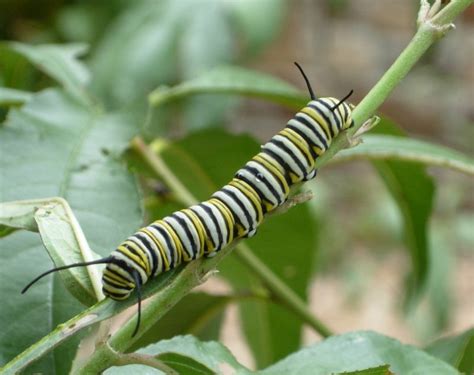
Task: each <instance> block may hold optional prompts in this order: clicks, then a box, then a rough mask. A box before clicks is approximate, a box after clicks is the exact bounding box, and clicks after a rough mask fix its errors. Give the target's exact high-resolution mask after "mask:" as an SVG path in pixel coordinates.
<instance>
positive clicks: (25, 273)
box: [0, 90, 141, 373]
mask: <svg viewBox="0 0 474 375" xmlns="http://www.w3.org/2000/svg"><path fill="white" fill-rule="evenodd" d="M132 124H133V122H131V121H130V119H129V118H127V116H124V115H121V114H102V113H100V112H98V111H97V109H95V108H91V107H89V106H87V105H84V104H83V102H82V101H79V100H77V99H75V96H71V95H69V94H66V93H64V92H62V91H60V90H47V91H45V92H42V93H39V94H37V95H34V96H33V98H32V99H31V100H30V101H29V102H28V103H27V104H25V105H24V106H23V107H22V108H20V109H12V110H11V111H10V113H9V115H8V118H7V120H6V122H5V124H4V126H3V127H2V128H1V129H0V152H1V157H0V160H2V164H1V165H0V174H1V176H2V183H1V184H0V201H13V200H22V199H35V198H46V197H51V196H60V197H63V198H66V199H67V200H68V202H69V203H70V205H71V207H72V210H73V211H74V213H75V214H76V215H77V218H78V220H79V223H80V224H81V226H82V228H83V230H84V232H85V235H86V237H87V239H88V241H89V244H90V245H91V247H92V249H94V250H95V251H96V252H98V253H100V254H102V255H106V254H109V253H110V251H111V250H112V249H113V248H114V247H115V246H116V245H117V244H118V243H119V242H120V241H121V240H123V238H125V237H126V236H127V235H129V234H130V233H132V232H133V231H134V230H135V229H136V228H137V227H138V226H139V225H140V223H141V210H140V204H139V194H138V190H137V186H136V183H135V179H134V178H133V177H132V176H131V175H130V174H129V172H128V171H127V170H126V168H125V166H124V165H122V163H121V161H120V158H119V156H120V154H121V153H122V152H123V150H124V149H125V148H126V147H127V144H128V140H129V138H130V137H131V136H132V134H133V128H131V125H132ZM25 236H27V234H24V233H17V234H13V235H11V236H10V237H7V238H5V239H3V240H1V242H0V247H1V251H0V256H1V257H2V258H3V259H9V263H8V264H6V263H5V262H3V261H2V262H0V263H1V264H2V267H5V268H4V269H3V270H2V272H1V278H2V281H1V284H2V286H3V285H5V284H9V283H11V280H15V279H16V280H17V282H16V284H15V285H16V288H19V289H21V286H23V285H25V284H26V282H27V281H29V280H30V279H31V278H32V277H33V276H35V275H37V274H38V273H40V272H42V271H44V270H46V269H48V268H50V267H51V263H50V262H49V261H48V260H47V256H46V253H45V252H44V251H43V250H42V249H41V246H40V239H39V237H38V236H37V235H33V237H31V236H32V235H30V234H28V236H30V237H28V238H29V239H30V240H29V242H27V241H25V239H24V238H25ZM34 239H35V241H34ZM32 243H34V245H32ZM22 254H23V255H22ZM25 263H28V265H29V266H28V267H24V264H25ZM58 288H59V286H58V281H57V280H56V279H55V278H52V277H48V278H46V279H44V280H43V281H41V282H40V283H39V284H38V285H37V286H35V287H33V288H32V289H31V291H30V292H29V293H28V294H27V295H25V296H21V297H20V295H19V294H16V293H13V291H12V290H9V289H6V290H4V291H3V292H4V293H2V299H3V300H8V301H10V302H9V304H7V305H4V306H2V309H0V320H1V321H2V322H6V323H8V324H9V323H11V322H13V321H15V322H16V323H17V324H19V325H23V326H25V327H30V325H31V321H35V322H37V325H38V326H39V327H41V330H38V329H30V330H25V331H20V330H18V331H16V330H14V331H12V332H9V335H7V336H2V340H1V341H0V351H1V352H2V354H4V355H3V358H2V360H3V361H8V360H9V359H11V356H12V355H13V354H17V353H19V352H20V351H21V350H23V349H24V348H25V346H26V345H27V344H31V343H33V342H34V341H36V340H37V339H39V338H40V337H41V336H42V335H43V334H44V333H45V332H47V331H48V330H50V329H51V328H52V327H54V325H55V324H57V322H58V320H56V318H58V317H59V314H58V311H62V309H63V308H64V304H73V301H72V300H73V298H72V297H71V296H70V295H69V296H65V295H64V294H61V295H58V294H57V293H56V292H55V291H56V290H57V289H58ZM35 297H36V298H35ZM39 306H43V307H42V308H39ZM15 311H16V312H17V311H28V314H27V315H24V314H18V313H16V314H15ZM66 311H69V310H67V309H66ZM13 316H15V319H14V320H12V317H13ZM52 316H54V319H51V317H52ZM39 322H44V324H43V325H41V324H40V323H39ZM39 331H41V333H40V332H39ZM20 337H21V339H20ZM58 358H60V357H58ZM54 371H55V370H54V368H50V369H49V370H48V371H45V372H46V373H52V372H54Z"/></svg>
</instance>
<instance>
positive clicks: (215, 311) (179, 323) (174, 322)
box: [130, 293, 232, 351]
mask: <svg viewBox="0 0 474 375" xmlns="http://www.w3.org/2000/svg"><path fill="white" fill-rule="evenodd" d="M230 302H232V297H227V296H214V295H209V294H206V293H191V294H189V295H187V296H186V297H184V298H183V299H182V300H181V301H179V302H178V303H177V304H176V305H175V306H174V307H173V308H172V309H171V310H170V311H169V312H168V313H166V315H164V316H163V318H161V319H160V320H159V321H158V322H157V323H156V324H155V325H154V326H152V327H151V328H150V329H149V330H148V331H147V332H146V333H145V334H144V335H143V336H142V337H140V339H139V340H138V341H137V342H136V343H134V345H133V346H132V347H131V348H130V351H134V350H136V349H138V348H141V347H143V346H146V345H149V344H152V343H155V342H157V341H159V340H163V339H170V338H172V337H174V336H177V335H182V334H192V335H194V336H196V337H197V338H199V339H201V340H217V339H218V338H219V331H220V327H221V323H222V320H223V317H224V310H225V308H226V307H227V304H228V303H230Z"/></svg>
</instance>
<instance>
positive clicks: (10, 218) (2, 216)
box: [0, 200, 44, 232]
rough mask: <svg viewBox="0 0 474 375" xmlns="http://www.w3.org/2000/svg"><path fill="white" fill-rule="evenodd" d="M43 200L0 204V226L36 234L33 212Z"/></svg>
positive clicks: (36, 228) (36, 227) (36, 226)
mask: <svg viewBox="0 0 474 375" xmlns="http://www.w3.org/2000/svg"><path fill="white" fill-rule="evenodd" d="M42 202H44V201H43V200H29V201H28V200H25V201H16V202H6V203H0V225H2V226H6V227H10V228H13V229H26V230H29V231H31V232H38V225H37V224H36V221H35V212H36V210H37V209H38V208H39V207H40V206H41V204H42Z"/></svg>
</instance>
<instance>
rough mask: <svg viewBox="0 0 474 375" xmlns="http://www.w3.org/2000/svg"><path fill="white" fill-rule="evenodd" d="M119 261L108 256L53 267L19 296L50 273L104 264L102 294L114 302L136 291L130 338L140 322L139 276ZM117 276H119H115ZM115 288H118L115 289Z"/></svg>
mask: <svg viewBox="0 0 474 375" xmlns="http://www.w3.org/2000/svg"><path fill="white" fill-rule="evenodd" d="M121 262H123V261H122V260H120V259H117V258H116V257H114V256H109V257H106V258H101V259H97V260H93V261H91V262H80V263H73V264H68V265H66V266H61V267H55V268H52V269H50V270H48V271H46V272H43V273H42V274H41V275H39V276H37V277H36V278H34V279H33V280H32V281H31V282H29V283H28V284H27V285H26V286H25V287H24V288H23V290H22V291H21V294H23V293H25V292H26V291H27V290H28V289H29V288H30V287H31V286H32V285H33V284H35V283H36V282H37V281H39V280H40V279H42V278H43V277H44V276H46V275H49V274H50V273H53V272H57V271H62V270H65V269H69V268H74V267H86V266H91V265H95V264H106V265H107V266H106V267H105V269H104V273H103V276H102V281H103V291H104V294H105V295H106V296H108V297H110V298H112V299H114V300H123V299H126V298H128V297H129V296H130V294H131V293H132V291H133V290H136V291H137V300H138V316H137V325H136V326H135V330H134V331H133V334H132V337H133V336H135V334H136V333H137V332H138V329H139V328H140V320H141V302H142V297H141V285H142V282H141V276H140V274H139V273H138V271H136V270H135V269H130V267H129V266H128V265H127V264H126V263H125V262H123V263H125V264H122V263H121ZM128 271H129V272H130V273H129V275H128V277H125V273H127V272H128ZM117 272H118V275H121V276H117ZM117 286H119V287H120V288H118V289H117Z"/></svg>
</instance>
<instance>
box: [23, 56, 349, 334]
mask: <svg viewBox="0 0 474 375" xmlns="http://www.w3.org/2000/svg"><path fill="white" fill-rule="evenodd" d="M295 64H296V66H297V67H298V69H299V70H300V72H301V74H302V75H303V78H304V80H305V82H306V85H307V88H308V91H309V94H310V97H311V101H310V102H309V103H308V104H307V105H306V106H305V107H304V108H302V109H301V110H300V111H299V112H298V113H296V115H295V116H294V117H293V118H292V119H291V120H289V121H288V123H287V125H286V127H285V128H284V129H283V130H281V131H280V132H279V133H277V134H276V135H274V136H273V137H272V138H271V139H270V140H269V141H268V142H267V143H265V144H264V145H263V146H262V147H261V151H260V152H259V153H258V154H257V155H255V156H254V157H253V158H252V159H251V160H250V161H248V162H247V163H246V164H245V165H244V166H243V167H242V168H241V169H239V170H238V171H237V173H236V174H235V175H234V177H233V178H232V180H231V181H230V182H229V183H228V184H227V185H225V186H224V187H222V188H221V189H220V190H218V191H217V192H215V193H214V194H213V195H212V196H211V197H210V198H209V199H208V200H207V201H204V202H202V203H199V204H196V205H193V206H191V207H189V208H185V209H183V210H180V211H176V212H174V213H172V214H171V215H169V216H167V217H165V218H163V219H160V220H157V221H155V222H153V223H151V224H150V225H148V226H146V227H144V228H141V229H140V230H138V231H137V232H136V233H135V234H133V235H132V236H130V237H129V238H127V239H126V240H125V241H124V242H122V243H121V244H120V245H119V246H118V247H117V248H116V249H115V250H114V251H113V252H112V253H111V254H110V256H108V257H106V258H102V259H98V260H95V261H92V262H82V263H74V264H70V265H66V266H62V267H57V268H53V269H51V270H49V271H47V272H45V273H43V274H41V275H39V276H38V277H36V278H35V279H34V280H32V281H31V282H30V283H29V284H28V285H27V286H26V287H25V288H24V289H23V290H22V293H24V292H26V291H27V290H28V288H30V286H31V285H33V284H34V283H35V282H37V281H38V280H39V279H41V278H42V277H44V276H46V275H47V274H49V273H51V272H56V271H60V270H64V269H67V268H71V267H81V266H88V265H93V264H106V267H105V269H104V272H103V276H102V283H103V292H104V294H105V295H106V296H108V297H110V298H112V299H114V300H124V299H126V298H128V297H129V296H130V294H131V293H132V291H134V290H136V292H137V298H138V319H137V325H136V328H135V331H134V333H133V335H135V334H136V333H137V331H138V328H139V326H140V314H141V294H140V290H141V286H142V285H143V284H145V283H146V282H147V281H148V280H149V279H150V278H153V277H155V276H157V275H158V274H160V273H162V272H166V271H168V270H170V269H172V268H174V267H176V266H178V265H179V264H181V263H182V262H189V261H192V260H194V259H198V258H201V257H202V256H206V257H211V256H213V255H215V254H216V253H217V252H218V251H219V250H222V249H223V248H225V247H226V246H227V245H229V244H230V243H231V242H232V241H234V240H237V239H240V238H245V237H251V236H254V235H255V233H256V231H257V228H258V226H259V225H260V223H261V222H262V220H263V218H264V216H265V215H266V214H268V213H269V212H272V211H273V210H275V209H276V208H278V207H279V206H281V205H282V204H283V203H284V202H285V201H286V200H287V199H288V195H289V193H290V189H291V187H292V186H293V185H295V184H297V183H299V182H302V181H308V180H310V179H312V178H314V177H315V176H316V173H317V170H316V168H315V162H316V159H317V158H318V157H319V156H321V155H322V154H323V153H324V152H325V151H326V150H327V149H328V147H329V146H330V144H331V141H332V139H333V138H334V137H335V136H336V135H337V134H339V132H341V131H342V130H345V129H348V128H350V127H351V126H353V124H354V122H353V120H352V117H351V109H352V108H353V106H352V105H351V104H347V103H345V100H346V99H347V98H348V97H349V96H350V95H351V94H352V91H351V92H350V93H349V94H348V95H346V96H345V97H344V98H343V99H342V100H338V99H336V98H331V97H326V98H319V99H318V98H316V97H315V95H314V93H313V90H312V87H311V85H310V83H309V80H308V78H307V77H306V74H305V73H304V71H303V69H302V68H301V66H300V65H299V64H298V63H295Z"/></svg>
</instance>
